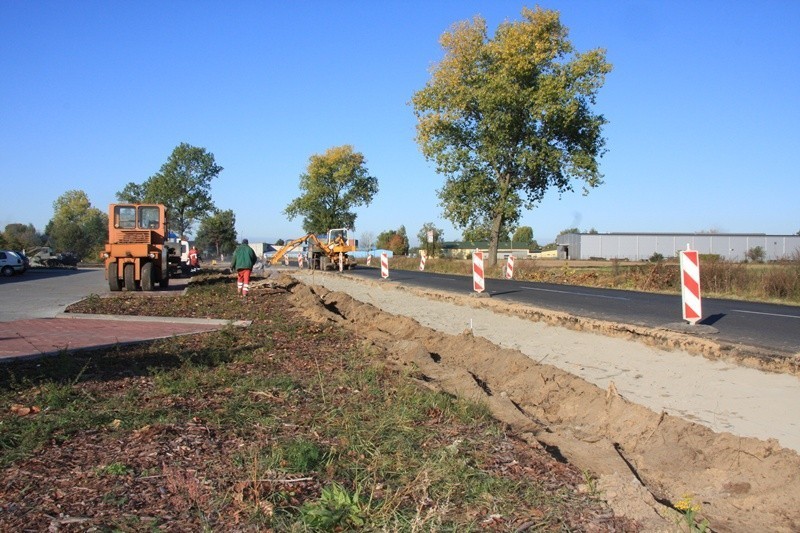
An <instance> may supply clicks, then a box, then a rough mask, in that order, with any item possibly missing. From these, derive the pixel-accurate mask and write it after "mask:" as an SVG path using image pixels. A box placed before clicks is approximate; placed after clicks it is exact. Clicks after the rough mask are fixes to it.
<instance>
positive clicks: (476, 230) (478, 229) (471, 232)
mask: <svg viewBox="0 0 800 533" xmlns="http://www.w3.org/2000/svg"><path fill="white" fill-rule="evenodd" d="M461 238H462V239H464V240H465V241H467V242H478V241H491V239H492V227H491V225H490V224H486V223H482V224H479V225H475V224H470V225H469V226H467V227H465V228H464V230H463V231H462V232H461ZM507 240H508V229H507V228H505V227H503V228H501V229H500V234H499V236H498V242H502V241H507Z"/></svg>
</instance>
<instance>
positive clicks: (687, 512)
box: [675, 494, 711, 533]
mask: <svg viewBox="0 0 800 533" xmlns="http://www.w3.org/2000/svg"><path fill="white" fill-rule="evenodd" d="M675 509H676V510H677V511H678V512H679V513H680V514H681V518H680V520H679V522H678V526H679V527H683V526H685V527H686V528H687V529H686V530H687V531H688V532H689V533H706V531H711V529H710V528H709V524H708V520H705V519H704V520H702V521H701V522H698V521H697V514H698V513H699V512H700V505H699V504H696V503H694V497H693V496H692V495H691V494H685V495H684V496H683V497H682V498H681V499H680V500H678V502H677V503H676V504H675Z"/></svg>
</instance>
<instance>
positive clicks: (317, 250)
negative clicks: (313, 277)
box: [270, 228, 356, 270]
mask: <svg viewBox="0 0 800 533" xmlns="http://www.w3.org/2000/svg"><path fill="white" fill-rule="evenodd" d="M323 239H324V240H323ZM304 243H305V244H306V255H307V256H308V267H309V268H311V269H315V270H329V269H333V270H344V269H346V268H348V269H349V268H353V267H354V266H355V264H356V261H355V259H354V258H353V257H352V256H350V255H349V254H350V253H352V252H355V251H356V242H355V240H352V239H348V238H347V229H346V228H337V229H332V230H328V235H327V238H326V237H325V236H317V235H315V234H313V233H309V234H308V235H303V236H302V237H298V238H297V239H294V240H292V241H289V242H288V243H286V244H285V245H284V246H283V248H281V249H280V250H278V251H277V252H276V253H275V255H273V256H272V259H270V264H271V265H276V264H278V262H280V260H281V259H282V258H283V256H285V255H286V254H288V253H289V252H291V251H292V250H294V249H295V248H297V247H298V246H300V245H301V244H304Z"/></svg>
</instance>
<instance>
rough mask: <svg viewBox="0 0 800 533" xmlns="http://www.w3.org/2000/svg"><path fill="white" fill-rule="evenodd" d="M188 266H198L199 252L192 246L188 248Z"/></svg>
mask: <svg viewBox="0 0 800 533" xmlns="http://www.w3.org/2000/svg"><path fill="white" fill-rule="evenodd" d="M189 266H190V267H192V268H197V267H199V266H200V254H199V252H198V251H197V248H195V247H194V246H192V249H191V250H189Z"/></svg>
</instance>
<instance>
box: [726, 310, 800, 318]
mask: <svg viewBox="0 0 800 533" xmlns="http://www.w3.org/2000/svg"><path fill="white" fill-rule="evenodd" d="M731 311H732V312H734V313H748V314H751V315H766V316H779V317H781V318H800V316H797V315H781V314H780V313H761V312H759V311H745V310H744V309H731Z"/></svg>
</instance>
